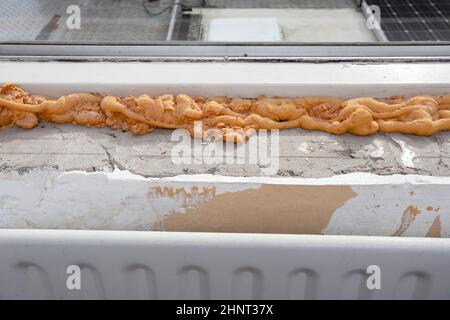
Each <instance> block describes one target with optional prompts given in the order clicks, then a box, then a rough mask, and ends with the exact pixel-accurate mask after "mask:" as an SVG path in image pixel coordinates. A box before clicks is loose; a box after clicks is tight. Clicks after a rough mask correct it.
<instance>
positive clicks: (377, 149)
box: [368, 140, 384, 159]
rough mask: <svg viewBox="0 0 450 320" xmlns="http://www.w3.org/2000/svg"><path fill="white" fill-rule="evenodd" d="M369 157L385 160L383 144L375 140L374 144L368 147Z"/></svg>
mask: <svg viewBox="0 0 450 320" xmlns="http://www.w3.org/2000/svg"><path fill="white" fill-rule="evenodd" d="M368 152H369V156H370V157H371V158H373V159H383V155H384V148H383V144H382V143H381V142H380V141H378V140H375V141H374V142H373V143H372V144H370V145H369V146H368Z"/></svg>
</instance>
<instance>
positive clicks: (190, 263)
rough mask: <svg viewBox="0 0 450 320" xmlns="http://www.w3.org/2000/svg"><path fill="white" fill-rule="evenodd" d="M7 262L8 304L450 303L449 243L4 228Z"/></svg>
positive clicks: (3, 274) (0, 279)
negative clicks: (77, 273) (373, 285)
mask: <svg viewBox="0 0 450 320" xmlns="http://www.w3.org/2000/svg"><path fill="white" fill-rule="evenodd" d="M0 257H1V258H0V297H1V298H2V299H17V298H25V299H28V298H37V299H75V298H81V299H97V298H98V299H114V298H125V299H178V298H181V299H198V298H202V299H247V298H249V299H305V298H306V299H331V298H338V299H381V298H382V299H391V298H392V299H417V298H425V299H430V298H434V299H449V298H450V240H448V239H419V238H408V239H400V238H383V237H346V236H298V235H295V236H294V235H260V234H218V233H209V234H206V233H166V232H120V231H119V232H117V231H116V232H108V231H45V230H44V231H38V230H1V231H0ZM70 265H77V266H79V267H80V269H81V289H80V290H77V289H75V290H69V289H68V288H67V286H66V281H67V277H69V275H68V274H67V273H66V270H67V267H68V266H70ZM369 265H377V266H379V268H380V271H381V273H380V276H381V278H380V279H381V289H379V290H377V289H373V290H369V289H368V288H367V278H368V274H367V273H366V269H367V267H368V266H369Z"/></svg>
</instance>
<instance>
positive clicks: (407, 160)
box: [392, 138, 416, 168]
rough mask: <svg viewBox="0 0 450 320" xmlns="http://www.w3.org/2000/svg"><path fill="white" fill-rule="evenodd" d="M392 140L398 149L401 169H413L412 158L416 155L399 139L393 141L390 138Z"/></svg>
mask: <svg viewBox="0 0 450 320" xmlns="http://www.w3.org/2000/svg"><path fill="white" fill-rule="evenodd" d="M392 140H394V141H395V142H396V143H397V144H398V145H399V147H400V149H401V151H402V154H401V156H400V160H401V162H402V165H403V167H405V168H414V167H415V166H414V161H413V160H414V158H415V156H416V154H415V153H414V152H413V151H412V150H411V149H409V148H408V145H407V144H406V142H405V141H402V140H399V139H395V138H392Z"/></svg>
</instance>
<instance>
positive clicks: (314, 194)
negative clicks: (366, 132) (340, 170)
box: [0, 170, 450, 237]
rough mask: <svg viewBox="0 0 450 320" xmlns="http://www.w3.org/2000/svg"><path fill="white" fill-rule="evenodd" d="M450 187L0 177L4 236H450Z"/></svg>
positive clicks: (411, 179)
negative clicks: (61, 232) (20, 232)
mask: <svg viewBox="0 0 450 320" xmlns="http://www.w3.org/2000/svg"><path fill="white" fill-rule="evenodd" d="M449 193H450V179H449V178H448V177H429V176H415V175H403V176H401V175H398V176H396V175H391V176H377V175H373V174H363V173H356V174H346V175H340V176H335V177H331V178H323V179H302V178H264V177H250V178H244V177H242V178H239V177H225V176H217V175H184V176H175V177H167V178H145V177H142V176H139V175H134V174H132V173H130V172H128V171H121V170H115V171H113V172H91V173H87V172H82V171H71V172H66V173H63V174H61V173H58V172H49V171H40V170H31V171H29V172H26V173H18V172H12V171H11V172H6V171H4V172H1V173H0V228H50V229H103V230H174V231H175V230H176V231H219V232H259V233H305V234H341V235H384V236H419V237H425V236H427V237H450V198H449V197H448V194H449Z"/></svg>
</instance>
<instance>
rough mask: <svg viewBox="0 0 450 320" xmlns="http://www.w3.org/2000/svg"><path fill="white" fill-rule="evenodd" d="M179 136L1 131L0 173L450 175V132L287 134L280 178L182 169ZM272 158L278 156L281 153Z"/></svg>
mask: <svg viewBox="0 0 450 320" xmlns="http://www.w3.org/2000/svg"><path fill="white" fill-rule="evenodd" d="M171 134H172V131H171V130H155V131H154V132H153V133H150V134H147V135H145V136H140V137H137V136H134V135H132V134H130V133H123V132H120V131H117V130H116V131H114V130H111V129H107V128H101V129H99V128H86V127H78V126H72V125H53V124H49V123H42V124H41V126H40V127H38V128H35V129H33V130H23V129H20V128H8V129H4V130H1V131H0V172H4V171H18V172H28V171H30V170H31V169H44V170H48V171H60V172H65V171H71V170H82V171H87V172H92V171H102V170H106V171H109V170H112V169H113V168H119V169H122V170H129V171H131V172H132V173H134V174H138V175H142V176H145V177H166V176H175V175H179V174H201V173H208V174H220V175H229V176H265V175H270V176H280V177H281V176H296V177H305V178H321V177H330V176H334V175H339V174H344V173H351V172H370V173H375V174H379V175H389V174H419V175H430V176H449V175H450V168H449V165H450V159H449V157H450V139H449V137H450V133H440V134H437V135H435V136H433V137H416V136H409V135H399V134H377V135H373V136H369V137H357V136H353V135H344V136H333V135H330V134H327V133H322V132H318V131H305V130H302V129H291V130H285V131H281V132H280V134H279V158H278V159H279V166H278V169H277V170H276V171H275V172H274V173H273V174H267V173H265V172H264V171H263V170H261V166H259V165H258V164H249V163H248V159H246V160H245V161H246V163H245V164H236V163H234V164H223V163H219V164H212V165H211V164H204V163H200V164H174V163H173V162H172V158H171V155H172V150H173V148H174V147H175V146H176V145H177V144H179V142H177V141H171ZM272 156H276V153H273V154H272Z"/></svg>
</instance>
